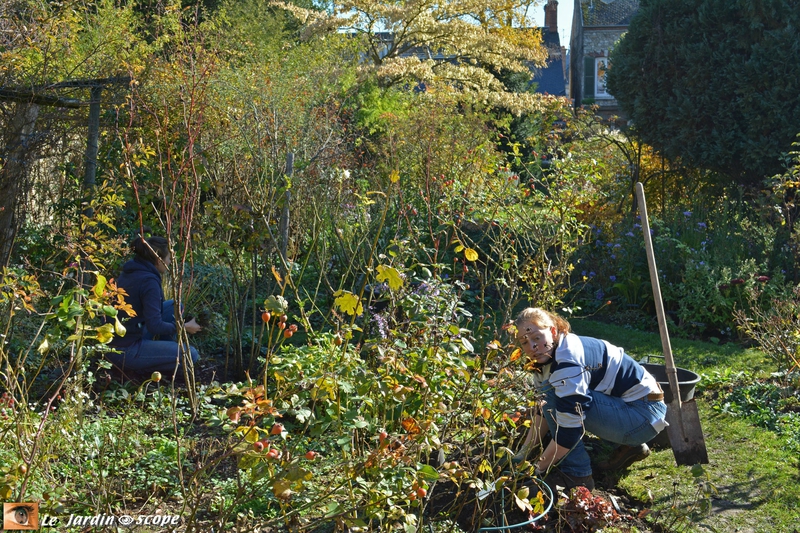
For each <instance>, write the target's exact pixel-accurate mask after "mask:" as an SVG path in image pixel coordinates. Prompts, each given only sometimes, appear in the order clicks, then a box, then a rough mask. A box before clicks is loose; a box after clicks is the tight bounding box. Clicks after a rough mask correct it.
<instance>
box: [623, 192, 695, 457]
mask: <svg viewBox="0 0 800 533" xmlns="http://www.w3.org/2000/svg"><path fill="white" fill-rule="evenodd" d="M636 199H637V201H638V202H639V213H640V214H641V216H642V232H644V243H645V248H646V250H647V266H648V267H649V268H650V283H651V284H652V285H653V297H654V298H655V304H656V315H657V316H658V331H659V333H660V334H661V347H662V348H663V349H664V363H665V365H666V371H667V379H668V380H669V388H670V390H671V391H672V401H671V402H670V403H669V404H668V405H667V423H668V424H669V426H668V427H667V435H668V436H669V443H670V445H671V446H672V453H673V454H674V455H675V462H676V463H677V464H679V465H695V464H698V463H704V464H705V463H708V452H707V451H706V441H705V438H704V437H703V428H702V427H701V426H700V415H699V414H698V412H697V404H696V403H695V401H694V398H692V399H691V400H689V401H687V402H682V401H681V394H680V388H679V385H678V369H677V368H675V360H674V359H673V358H672V347H671V346H670V343H669V332H668V331H667V320H666V317H665V316H664V302H663V301H662V300H661V287H660V286H659V283H658V269H657V268H656V258H655V255H654V253H653V239H652V237H651V236H650V221H649V220H648V218H647V204H646V203H645V201H644V187H643V186H642V184H641V183H636Z"/></svg>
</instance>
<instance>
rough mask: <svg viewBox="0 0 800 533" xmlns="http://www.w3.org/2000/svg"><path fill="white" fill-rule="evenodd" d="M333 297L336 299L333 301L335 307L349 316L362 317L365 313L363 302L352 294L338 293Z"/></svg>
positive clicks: (346, 292)
mask: <svg viewBox="0 0 800 533" xmlns="http://www.w3.org/2000/svg"><path fill="white" fill-rule="evenodd" d="M333 296H334V297H335V299H334V300H333V305H335V306H336V307H338V308H339V310H340V311H342V312H344V313H347V314H348V315H360V314H361V313H363V312H364V308H363V307H362V306H361V301H360V300H359V298H358V296H356V295H355V294H353V293H352V292H348V291H336V294H334V295H333Z"/></svg>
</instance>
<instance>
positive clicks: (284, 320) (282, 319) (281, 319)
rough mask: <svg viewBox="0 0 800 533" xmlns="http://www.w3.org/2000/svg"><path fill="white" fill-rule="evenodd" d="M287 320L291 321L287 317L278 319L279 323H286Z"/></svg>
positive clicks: (282, 316)
mask: <svg viewBox="0 0 800 533" xmlns="http://www.w3.org/2000/svg"><path fill="white" fill-rule="evenodd" d="M287 320H289V317H288V316H286V315H281V317H280V318H279V319H278V321H279V322H286V321H287Z"/></svg>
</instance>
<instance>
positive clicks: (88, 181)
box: [83, 85, 103, 217]
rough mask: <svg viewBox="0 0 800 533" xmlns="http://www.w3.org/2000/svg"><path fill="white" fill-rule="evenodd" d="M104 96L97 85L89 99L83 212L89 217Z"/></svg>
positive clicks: (101, 88) (91, 210)
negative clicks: (84, 206)
mask: <svg viewBox="0 0 800 533" xmlns="http://www.w3.org/2000/svg"><path fill="white" fill-rule="evenodd" d="M102 94H103V87H102V86H100V85H96V86H94V87H92V93H91V97H90V99H89V135H88V136H87V138H86V154H85V155H84V158H83V159H84V165H85V168H84V172H83V189H84V194H85V195H86V199H87V205H86V209H85V210H84V211H83V212H84V214H85V215H86V216H87V217H91V216H93V215H94V210H93V209H92V208H91V206H90V205H89V204H88V201H89V199H90V198H91V196H92V190H93V189H94V186H95V179H96V175H97V144H98V139H99V138H100V97H101V96H102Z"/></svg>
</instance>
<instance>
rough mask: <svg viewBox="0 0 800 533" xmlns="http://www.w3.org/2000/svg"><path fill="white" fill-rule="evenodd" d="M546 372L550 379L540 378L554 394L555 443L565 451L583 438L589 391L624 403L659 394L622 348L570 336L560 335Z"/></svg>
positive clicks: (650, 380) (601, 341)
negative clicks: (552, 359)
mask: <svg viewBox="0 0 800 533" xmlns="http://www.w3.org/2000/svg"><path fill="white" fill-rule="evenodd" d="M549 370H550V372H549V379H547V375H545V376H542V378H544V379H547V381H548V382H549V384H550V385H551V386H552V387H553V389H554V391H555V394H556V405H555V408H556V415H555V417H556V422H557V424H558V427H559V428H558V432H557V435H556V442H557V443H558V444H559V445H561V446H563V447H565V448H572V447H573V446H574V445H575V444H576V443H577V442H578V440H580V438H581V436H582V435H583V419H584V418H585V416H586V413H587V412H589V410H590V409H591V408H592V397H591V395H590V394H589V391H594V393H598V392H600V393H603V394H606V395H608V396H615V397H618V398H621V399H622V400H623V401H625V402H631V401H634V400H640V399H642V398H644V397H645V396H647V395H648V394H650V393H651V392H659V391H660V388H659V386H658V383H657V382H656V380H655V378H653V376H651V375H650V373H649V372H647V371H646V370H645V369H644V368H643V367H642V366H641V365H640V364H639V363H637V362H636V361H634V360H633V358H631V357H630V356H629V355H627V354H625V352H624V351H623V349H622V348H619V347H617V346H614V345H613V344H611V343H609V342H606V341H604V340H600V339H594V338H591V337H579V336H578V335H575V334H573V333H568V334H566V335H563V334H562V335H560V336H559V342H558V347H557V348H556V352H555V357H554V361H553V363H552V364H551V365H550V369H549ZM542 385H544V386H547V384H546V383H542Z"/></svg>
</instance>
